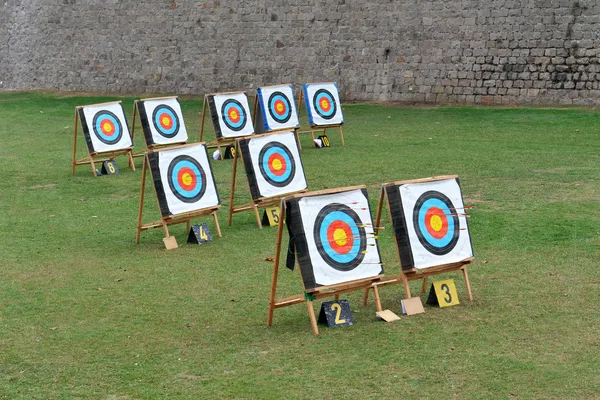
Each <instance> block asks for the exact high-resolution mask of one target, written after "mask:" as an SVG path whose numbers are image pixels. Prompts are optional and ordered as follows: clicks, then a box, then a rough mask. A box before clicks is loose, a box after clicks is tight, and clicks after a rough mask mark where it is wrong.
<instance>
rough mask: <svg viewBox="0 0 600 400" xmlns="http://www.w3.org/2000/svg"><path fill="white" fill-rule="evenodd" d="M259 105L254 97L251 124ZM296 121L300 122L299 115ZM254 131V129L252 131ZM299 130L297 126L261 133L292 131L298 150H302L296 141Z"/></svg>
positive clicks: (256, 97) (298, 140) (254, 120)
mask: <svg viewBox="0 0 600 400" xmlns="http://www.w3.org/2000/svg"><path fill="white" fill-rule="evenodd" d="M264 87H267V88H268V87H269V86H264ZM259 107H260V106H259V104H258V96H254V109H253V110H252V122H256V113H257V110H258V109H259ZM296 112H298V109H296ZM298 121H300V115H298ZM254 130H255V131H256V129H254ZM299 130H300V127H299V126H297V127H295V128H281V129H273V130H270V131H266V132H262V133H275V132H289V131H292V132H294V136H295V137H296V143H297V144H298V150H302V144H301V143H300V139H298V133H299V132H298V131H299ZM255 133H256V132H255Z"/></svg>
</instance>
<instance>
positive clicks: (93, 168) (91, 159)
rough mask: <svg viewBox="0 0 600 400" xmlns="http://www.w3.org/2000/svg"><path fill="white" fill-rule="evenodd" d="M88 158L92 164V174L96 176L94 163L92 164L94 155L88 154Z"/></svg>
mask: <svg viewBox="0 0 600 400" xmlns="http://www.w3.org/2000/svg"><path fill="white" fill-rule="evenodd" d="M88 158H89V159H90V165H91V166H92V172H93V173H94V176H98V175H96V164H94V157H93V156H92V155H89V156H88Z"/></svg>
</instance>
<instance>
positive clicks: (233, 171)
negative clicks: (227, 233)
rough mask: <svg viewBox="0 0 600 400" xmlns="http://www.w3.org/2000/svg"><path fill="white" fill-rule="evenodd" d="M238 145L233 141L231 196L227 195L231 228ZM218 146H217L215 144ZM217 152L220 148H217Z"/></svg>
mask: <svg viewBox="0 0 600 400" xmlns="http://www.w3.org/2000/svg"><path fill="white" fill-rule="evenodd" d="M238 144H239V142H238V141H237V140H236V141H235V154H234V155H233V168H232V172H231V194H230V195H229V220H228V224H229V226H231V222H232V221H233V210H234V208H233V198H234V197H235V175H236V173H237V163H238V153H239V150H240V149H239V148H238ZM217 146H218V144H217ZM219 151H221V150H220V147H219Z"/></svg>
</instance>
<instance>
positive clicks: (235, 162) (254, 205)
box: [228, 131, 308, 229]
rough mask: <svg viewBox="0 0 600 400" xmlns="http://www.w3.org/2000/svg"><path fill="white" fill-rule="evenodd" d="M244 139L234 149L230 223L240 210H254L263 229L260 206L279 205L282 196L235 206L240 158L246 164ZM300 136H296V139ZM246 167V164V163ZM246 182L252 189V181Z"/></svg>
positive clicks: (263, 198) (281, 217)
mask: <svg viewBox="0 0 600 400" xmlns="http://www.w3.org/2000/svg"><path fill="white" fill-rule="evenodd" d="M279 132H281V131H274V132H269V133H268V134H266V135H269V134H274V133H279ZM241 139H243V138H239V139H236V141H235V151H234V156H233V169H232V177H231V195H230V196H229V220H228V225H229V226H231V224H232V221H233V214H236V213H239V212H244V211H250V210H252V211H254V216H255V217H256V224H257V225H258V227H259V228H260V229H262V227H263V226H262V221H261V218H260V213H259V212H258V209H259V208H264V207H273V206H275V205H278V204H279V202H280V200H281V198H282V196H276V197H261V198H258V199H253V200H252V201H250V202H249V203H246V204H243V205H240V206H237V207H235V206H234V197H235V178H236V174H237V165H238V158H241V159H242V165H244V157H242V156H241V151H242V149H241V147H240V143H239V141H240V140H241ZM297 139H298V138H297V137H296V140H297ZM244 167H245V165H244ZM246 182H247V183H248V189H250V182H248V180H247V179H246ZM307 190H308V189H304V190H300V191H297V192H291V193H287V194H286V195H285V196H289V195H292V194H299V193H304V192H306V191H307ZM279 215H280V217H279V221H281V220H282V219H283V216H284V214H283V210H281V209H280V213H279Z"/></svg>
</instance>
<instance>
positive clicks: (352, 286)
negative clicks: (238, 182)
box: [267, 187, 385, 335]
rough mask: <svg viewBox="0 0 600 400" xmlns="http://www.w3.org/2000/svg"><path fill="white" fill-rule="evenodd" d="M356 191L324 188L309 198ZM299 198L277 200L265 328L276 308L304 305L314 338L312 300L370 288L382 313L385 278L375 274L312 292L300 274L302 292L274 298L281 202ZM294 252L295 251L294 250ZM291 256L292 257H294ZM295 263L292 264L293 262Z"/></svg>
mask: <svg viewBox="0 0 600 400" xmlns="http://www.w3.org/2000/svg"><path fill="white" fill-rule="evenodd" d="M351 189H356V187H349V188H336V189H327V190H321V191H317V192H312V194H313V195H321V194H330V193H336V192H339V191H344V190H351ZM298 196H302V194H294V195H291V196H287V197H285V198H281V202H280V205H279V207H280V210H281V218H279V224H278V225H277V241H276V244H275V258H274V260H273V262H274V265H273V274H272V278H271V293H270V296H269V311H268V316H267V326H272V325H273V314H274V312H275V310H276V309H278V308H282V307H287V306H292V305H295V304H301V303H306V305H307V308H308V317H309V319H310V326H311V328H312V331H313V333H314V334H315V335H318V334H319V327H318V325H317V318H316V316H315V310H314V308H313V304H312V302H313V301H314V300H318V299H321V298H324V297H335V299H336V300H339V296H340V295H341V294H342V293H347V292H353V291H355V290H362V289H364V290H365V291H368V290H369V289H371V288H372V289H373V294H374V296H375V304H376V309H377V311H378V312H379V311H383V309H382V307H381V299H380V297H379V290H378V286H379V285H378V284H379V282H380V281H381V280H382V279H385V277H384V276H383V275H379V276H376V277H371V278H366V279H358V280H354V281H349V282H344V283H340V284H336V285H328V286H321V287H318V288H315V289H310V290H306V286H305V285H304V279H302V273H300V280H301V281H302V288H303V289H304V293H302V294H298V295H295V296H289V297H284V298H281V299H276V295H277V280H278V276H279V263H280V261H281V242H282V238H283V226H284V216H285V201H286V200H287V199H292V198H294V197H298ZM294 252H295V251H294ZM294 257H295V256H294ZM294 262H296V261H294ZM296 264H297V267H298V269H300V268H301V267H300V264H299V263H296Z"/></svg>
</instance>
